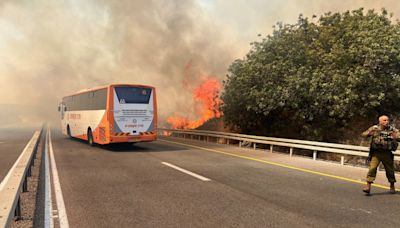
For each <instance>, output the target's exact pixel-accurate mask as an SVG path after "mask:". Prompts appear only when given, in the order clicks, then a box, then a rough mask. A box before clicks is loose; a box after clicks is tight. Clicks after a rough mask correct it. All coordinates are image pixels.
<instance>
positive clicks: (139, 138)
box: [110, 134, 157, 143]
mask: <svg viewBox="0 0 400 228" xmlns="http://www.w3.org/2000/svg"><path fill="white" fill-rule="evenodd" d="M154 140H157V135H156V134H153V135H130V136H110V143H127V142H132V143H133V142H150V141H154Z"/></svg>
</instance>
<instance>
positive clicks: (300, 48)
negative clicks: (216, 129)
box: [222, 8, 400, 141]
mask: <svg viewBox="0 0 400 228" xmlns="http://www.w3.org/2000/svg"><path fill="white" fill-rule="evenodd" d="M313 18H314V17H313ZM391 18H392V15H388V13H387V11H386V10H385V9H382V11H381V12H380V13H376V12H374V11H373V10H369V11H367V12H366V13H364V10H363V9H362V8H360V9H358V10H354V11H351V12H350V11H347V12H344V13H330V12H329V13H326V14H324V15H322V16H320V18H319V19H318V20H317V19H312V20H311V21H310V20H309V19H308V18H305V17H303V16H302V15H300V16H299V18H298V21H297V23H296V24H294V25H289V24H282V23H278V24H277V26H276V27H275V29H274V32H273V34H272V35H269V36H267V37H265V38H263V39H262V40H261V41H257V42H254V43H252V48H251V50H250V51H249V53H248V54H247V55H246V56H245V57H244V58H243V59H241V60H236V61H234V62H233V63H232V64H231V66H230V67H229V69H228V72H229V73H228V76H227V80H226V81H225V82H224V92H223V94H222V99H223V101H224V105H223V107H222V110H223V112H224V115H225V121H226V122H227V124H229V125H231V126H235V127H239V128H240V129H241V130H242V131H243V132H246V133H262V134H268V135H274V136H280V137H296V138H305V139H313V140H324V141H337V140H340V139H342V138H343V135H345V132H349V131H357V132H359V131H360V129H355V128H356V127H366V126H362V124H361V126H360V124H356V123H357V122H360V121H364V122H367V121H368V122H369V123H368V124H371V122H370V121H375V119H376V118H377V115H379V114H381V113H394V114H396V113H399V111H400V26H399V23H398V22H396V23H393V22H392V19H391ZM313 20H316V22H312V21H313Z"/></svg>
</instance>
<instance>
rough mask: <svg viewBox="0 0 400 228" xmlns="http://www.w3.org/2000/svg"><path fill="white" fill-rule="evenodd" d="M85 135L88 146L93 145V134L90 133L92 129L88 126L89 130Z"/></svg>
mask: <svg viewBox="0 0 400 228" xmlns="http://www.w3.org/2000/svg"><path fill="white" fill-rule="evenodd" d="M87 137H88V144H89V145H90V146H93V145H94V142H93V134H92V130H91V129H90V128H89V130H88V133H87Z"/></svg>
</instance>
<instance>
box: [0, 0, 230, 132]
mask: <svg viewBox="0 0 400 228" xmlns="http://www.w3.org/2000/svg"><path fill="white" fill-rule="evenodd" d="M178 2H179V3H178ZM0 7H1V8H0V28H1V30H0V31H1V36H2V38H0V40H1V41H0V42H1V43H0V53H1V54H0V55H1V56H2V61H1V63H0V64H1V65H0V85H1V88H0V89H1V98H0V103H3V107H5V106H8V107H10V109H7V107H6V110H5V112H3V114H2V116H0V117H2V118H1V120H0V121H1V122H0V124H1V125H3V126H5V125H6V124H7V123H10V122H15V123H17V124H22V123H23V124H28V123H33V122H37V121H42V120H45V119H46V120H49V119H50V120H57V119H58V118H57V112H56V109H57V103H58V101H59V100H60V99H61V97H62V96H64V95H67V94H70V93H73V92H75V91H78V90H81V89H83V88H90V87H95V86H99V85H105V84H109V83H134V84H136V83H137V84H150V85H154V86H156V87H157V88H158V95H159V97H158V102H159V111H160V114H161V117H165V116H167V115H172V114H175V113H177V114H179V113H188V112H191V110H190V107H191V102H192V99H191V97H192V94H191V91H190V88H183V80H185V81H186V82H187V83H189V84H194V85H195V84H196V83H199V79H200V78H201V77H202V76H204V75H216V76H219V77H220V79H222V78H223V76H224V75H225V71H226V67H227V65H229V63H230V62H231V61H232V60H233V58H234V57H233V56H234V48H233V47H232V46H231V44H230V43H229V42H226V40H224V35H225V34H224V33H223V31H222V30H221V28H218V27H216V26H214V24H213V22H212V21H209V20H208V19H207V18H206V16H205V14H204V13H203V11H202V9H201V8H200V7H199V6H198V5H197V4H196V2H195V1H188V0H185V1H131V0H126V1H106V0H104V1H78V0H74V1H49V0H36V1H17V2H15V1H8V2H2V4H1V5H0ZM188 64H190V65H191V67H189V68H188V69H187V70H186V71H185V66H187V65H188Z"/></svg>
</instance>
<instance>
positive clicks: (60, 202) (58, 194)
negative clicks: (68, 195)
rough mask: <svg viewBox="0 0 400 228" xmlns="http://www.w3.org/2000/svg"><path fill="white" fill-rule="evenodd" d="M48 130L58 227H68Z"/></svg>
mask: <svg viewBox="0 0 400 228" xmlns="http://www.w3.org/2000/svg"><path fill="white" fill-rule="evenodd" d="M48 131H49V149H50V161H51V173H52V174H53V175H52V176H53V185H54V194H55V195H56V201H57V209H58V220H59V223H60V228H68V227H69V224H68V217H67V211H66V210H65V204H64V197H63V194H62V191H61V185H60V179H59V178H58V170H57V165H56V160H55V159H54V152H53V144H52V142H51V133H50V128H49V129H48Z"/></svg>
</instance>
